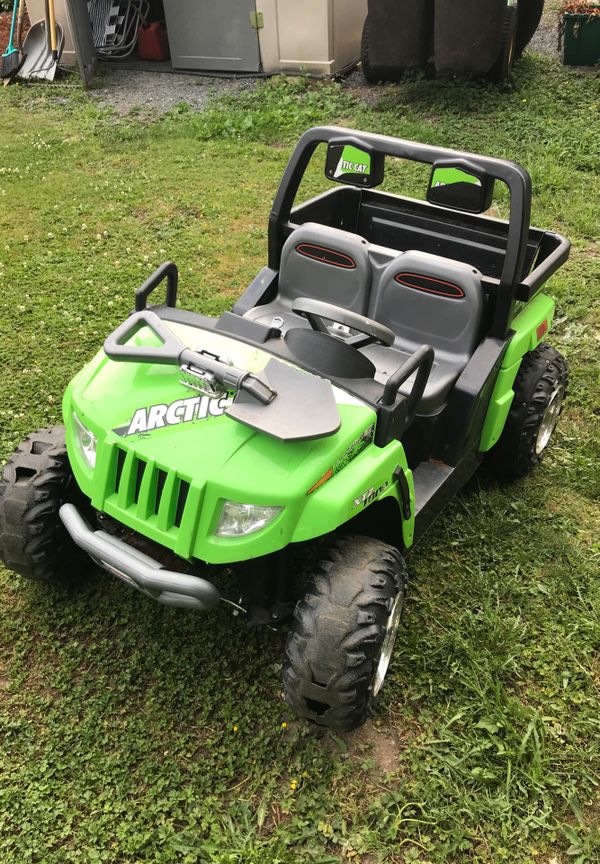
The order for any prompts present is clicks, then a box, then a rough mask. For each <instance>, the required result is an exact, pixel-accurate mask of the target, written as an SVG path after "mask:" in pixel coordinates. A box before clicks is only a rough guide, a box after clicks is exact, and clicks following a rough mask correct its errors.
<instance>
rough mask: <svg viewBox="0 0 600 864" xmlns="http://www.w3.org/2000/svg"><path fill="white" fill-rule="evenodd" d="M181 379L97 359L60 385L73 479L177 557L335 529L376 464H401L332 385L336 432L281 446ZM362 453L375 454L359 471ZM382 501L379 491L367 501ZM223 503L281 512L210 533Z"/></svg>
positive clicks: (186, 335) (229, 554)
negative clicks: (84, 432)
mask: <svg viewBox="0 0 600 864" xmlns="http://www.w3.org/2000/svg"><path fill="white" fill-rule="evenodd" d="M168 326H169V327H170V328H171V329H172V330H173V331H174V332H175V333H176V335H177V336H178V337H179V338H180V339H181V340H182V341H183V342H184V343H185V344H187V345H189V346H190V347H193V348H198V347H202V348H203V349H205V350H207V351H211V352H214V353H215V354H218V355H219V356H221V357H223V356H226V357H228V358H229V359H230V360H231V361H232V362H233V363H234V365H236V366H238V367H239V368H243V369H247V370H248V371H252V372H259V371H261V370H262V369H263V368H264V366H265V365H266V363H267V362H268V360H269V359H271V355H270V354H268V353H267V352H265V351H262V350H260V349H257V348H254V347H252V346H249V345H247V344H245V343H242V342H238V341H236V340H235V339H231V338H229V337H227V336H223V335H222V334H218V333H215V332H213V331H209V330H206V331H204V330H198V329H197V328H193V327H187V326H185V325H181V324H174V323H169V324H168ZM152 339H153V336H152V334H150V332H149V331H147V330H146V331H144V330H140V331H139V332H138V333H137V334H136V335H135V337H134V340H135V341H136V342H138V343H139V344H149V342H150V341H151V340H152ZM199 343H201V345H200V344H199ZM307 374H308V373H307ZM180 378H181V373H180V370H179V369H178V368H177V367H176V366H161V365H157V364H148V363H135V362H118V363H117V362H114V361H112V360H109V359H108V358H107V357H106V355H105V354H104V352H100V353H99V354H97V355H96V357H95V358H94V359H93V360H92V361H91V362H90V363H89V364H88V366H86V367H85V368H84V369H83V370H82V372H80V374H79V375H78V376H77V377H76V378H75V379H74V380H73V381H72V382H71V384H70V385H69V387H68V389H67V392H66V394H65V398H64V404H63V411H64V418H65V425H66V427H67V448H68V451H69V457H70V460H71V464H72V467H73V470H74V473H75V477H76V480H77V482H78V484H79V486H80V487H81V489H82V490H83V492H84V493H85V494H86V495H87V496H89V497H90V498H91V499H92V503H93V505H94V507H96V508H97V509H98V510H101V511H104V512H106V513H107V514H108V515H110V516H113V517H114V518H116V519H118V520H119V521H120V522H122V523H123V524H125V525H127V526H129V527H130V528H132V529H134V530H136V531H139V532H140V533H142V534H144V535H146V536H148V537H150V538H151V539H153V540H156V541H157V542H159V543H161V544H163V545H165V546H167V547H169V548H171V549H173V550H174V551H175V552H176V553H177V554H179V555H181V556H183V557H185V558H191V557H195V558H199V559H202V560H205V561H208V562H213V563H224V562H229V561H235V560H242V559H246V558H252V557H257V556H259V555H263V554H267V553H269V552H272V551H275V550H276V549H279V548H282V547H283V546H285V545H287V544H288V543H289V542H292V541H294V540H301V539H309V538H310V537H312V536H318V535H321V534H324V533H327V532H328V531H331V530H334V529H335V528H336V527H337V526H338V525H340V524H342V523H343V522H345V521H347V520H348V519H349V518H351V517H352V515H354V511H356V512H357V511H358V508H360V507H361V506H364V502H362V503H359V504H358V505H356V506H355V503H356V501H357V500H358V499H359V498H360V497H361V496H362V495H363V494H364V493H365V492H368V491H369V490H371V489H375V490H376V491H377V490H378V489H379V486H382V485H383V484H384V482H385V480H384V476H387V477H388V478H389V477H390V476H391V472H393V468H392V469H391V471H390V470H389V468H388V467H386V465H385V463H387V462H388V460H389V459H390V458H391V461H392V462H393V461H394V460H395V465H397V464H399V459H398V455H397V454H396V455H394V454H393V453H392V452H391V450H390V446H392V447H393V449H394V450H396V449H397V448H398V447H400V445H390V446H388V447H387V448H385V449H380V448H375V447H374V446H371V447H369V444H370V443H371V440H372V434H373V430H374V423H375V413H374V411H373V410H372V409H371V408H369V407H368V406H367V405H365V404H363V403H361V402H360V401H359V400H357V399H356V398H354V397H352V396H350V395H349V394H347V393H345V392H344V391H342V390H339V389H338V388H334V395H335V399H336V402H337V404H338V410H339V413H340V418H341V427H340V429H339V431H338V432H337V433H335V434H334V435H331V436H329V437H327V438H320V439H317V440H311V441H301V442H282V441H279V440H278V439H275V438H272V437H270V436H268V435H266V434H264V433H262V432H257V431H255V430H253V429H251V428H249V427H247V426H244V425H242V424H241V423H238V422H237V421H235V420H233V419H231V418H229V417H228V416H226V415H225V414H224V413H223V412H224V410H225V408H226V407H227V405H228V404H229V402H228V401H227V400H226V399H220V400H219V399H209V397H207V396H200V394H198V393H196V392H195V391H194V390H192V389H190V388H189V387H188V386H186V385H184V384H182V383H181V381H180ZM74 415H76V417H77V418H78V420H79V421H80V422H81V423H82V424H83V425H84V426H85V427H86V428H87V429H89V430H90V431H91V432H92V433H93V434H94V435H95V436H96V439H97V445H96V449H97V456H96V465H95V467H94V469H92V468H90V467H89V466H88V465H87V463H86V461H85V459H84V458H83V454H82V451H81V448H80V446H79V443H78V436H77V424H76V421H75V419H74ZM401 449H402V448H400V450H401ZM371 451H375V453H376V454H378V458H377V459H376V460H375V462H373V464H371V461H369V463H368V464H364V465H363V463H365V457H368V456H369V453H370V452H371ZM388 451H389V452H388ZM401 456H402V460H403V459H404V454H403V453H402V454H401ZM382 457H383V458H382ZM359 463H360V464H361V465H363V467H362V469H361V470H358V471H357V470H356V468H357V466H358V465H359ZM390 464H391V462H390ZM394 467H395V466H394ZM382 468H383V470H382ZM353 469H354V470H353ZM385 471H388V473H387V475H385ZM325 475H329V476H328V477H327V480H326V481H324V482H323V483H322V484H321V485H318V484H319V480H321V479H322V478H323V477H324V476H325ZM372 475H375V476H372ZM315 486H316V488H315V489H314V490H313V487H315ZM311 490H312V491H311ZM385 494H389V489H388V487H387V486H386V488H382V489H381V490H380V492H379V495H377V496H376V497H380V496H383V495H385ZM224 500H232V501H236V502H238V503H244V504H256V505H262V506H277V507H282V508H283V509H282V511H281V513H280V514H279V515H278V516H277V517H276V518H275V519H274V520H273V522H271V523H269V524H268V525H267V526H266V527H265V528H263V529H262V530H261V531H258V532H256V533H254V534H249V535H247V536H243V537H236V538H231V537H218V536H216V535H215V533H214V532H215V529H216V527H217V523H218V520H219V517H220V514H221V510H222V506H223V501H224ZM368 503H371V501H370V500H369V502H368Z"/></svg>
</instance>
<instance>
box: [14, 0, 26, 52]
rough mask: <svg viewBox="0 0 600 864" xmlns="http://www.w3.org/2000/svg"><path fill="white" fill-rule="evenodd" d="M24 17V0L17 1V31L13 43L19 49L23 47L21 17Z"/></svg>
mask: <svg viewBox="0 0 600 864" xmlns="http://www.w3.org/2000/svg"><path fill="white" fill-rule="evenodd" d="M24 17H25V0H20V2H19V12H18V14H17V33H16V36H15V45H16V47H17V48H18V49H19V51H21V50H22V48H23V39H22V36H23V18H24Z"/></svg>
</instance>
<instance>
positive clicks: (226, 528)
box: [215, 501, 283, 537]
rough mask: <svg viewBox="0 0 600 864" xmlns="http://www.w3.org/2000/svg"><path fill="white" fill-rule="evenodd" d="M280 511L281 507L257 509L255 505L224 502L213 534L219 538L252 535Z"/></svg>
mask: <svg viewBox="0 0 600 864" xmlns="http://www.w3.org/2000/svg"><path fill="white" fill-rule="evenodd" d="M282 510H283V507H258V506H257V505H255V504H238V503H237V502H236V501H225V503H224V504H223V509H222V510H221V518H220V519H219V524H218V526H217V530H216V532H215V533H216V534H217V535H218V536H219V537H241V536H243V535H245V534H253V533H254V532H255V531H260V529H261V528H264V527H265V525H268V524H269V522H271V521H272V520H273V519H274V518H275V517H276V516H277V514H278V513H281V511H282Z"/></svg>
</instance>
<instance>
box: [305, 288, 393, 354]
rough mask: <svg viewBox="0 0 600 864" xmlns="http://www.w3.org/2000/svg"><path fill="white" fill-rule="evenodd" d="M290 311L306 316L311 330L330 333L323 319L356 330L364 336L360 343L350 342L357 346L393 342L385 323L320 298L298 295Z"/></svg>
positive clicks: (386, 344)
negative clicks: (314, 298) (324, 301)
mask: <svg viewBox="0 0 600 864" xmlns="http://www.w3.org/2000/svg"><path fill="white" fill-rule="evenodd" d="M292 312H296V313H297V314H298V315H302V317H303V318H306V320H307V321H308V323H309V324H310V326H311V327H312V329H313V330H317V331H318V332H320V333H327V335H328V336H331V335H332V334H331V331H330V329H329V327H328V326H327V324H326V323H325V320H324V319H327V320H328V321H333V322H334V323H335V324H343V325H344V326H345V327H350V328H351V329H352V330H358V332H359V333H361V334H362V335H363V336H365V337H366V338H365V339H364V340H360V344H359V343H358V342H354V341H353V343H352V344H354V345H355V346H356V347H357V348H358V347H361V348H362V347H364V346H365V345H371V344H372V343H373V342H375V343H377V344H378V345H385V346H386V347H389V346H390V345H393V344H394V334H393V333H392V331H391V330H390V328H389V327H386V326H385V324H380V323H379V322H378V321H373V320H372V319H371V318H367V317H366V316H365V315H359V314H358V313H357V312H352V311H351V310H350V309H343V308H342V307H341V306H334V305H333V304H332V303H323V302H322V301H321V300H313V299H312V298H310V297H298V298H297V299H296V300H294V302H293V303H292Z"/></svg>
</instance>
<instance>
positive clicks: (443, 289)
mask: <svg viewBox="0 0 600 864" xmlns="http://www.w3.org/2000/svg"><path fill="white" fill-rule="evenodd" d="M483 309H484V297H483V289H482V284H481V274H480V273H479V271H478V270H475V269H474V268H473V267H471V266H470V265H468V264H462V263H460V262H458V261H452V260H450V259H448V258H441V257H439V256H438V255H430V254H428V253H427V252H413V251H410V252H404V253H402V254H401V255H398V256H397V258H394V260H393V261H390V263H389V264H388V266H387V267H386V268H385V270H384V271H383V273H382V274H381V277H380V279H379V281H378V284H377V286H375V287H374V290H373V292H372V295H371V306H370V309H369V316H370V317H371V318H374V319H375V320H376V321H380V322H381V323H382V324H386V325H387V326H388V327H389V328H390V329H391V330H393V331H394V333H395V334H396V337H397V341H398V343H400V344H402V346H405V347H406V348H408V349H410V348H412V349H413V350H416V348H418V347H419V346H420V345H424V344H427V345H431V346H432V348H434V349H435V352H436V358H440V359H441V358H442V357H446V358H447V359H455V360H456V361H457V362H466V361H467V360H468V359H469V357H470V356H471V355H472V354H473V352H474V351H475V348H476V347H477V345H478V344H479V340H480V338H481V327H482V315H483Z"/></svg>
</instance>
